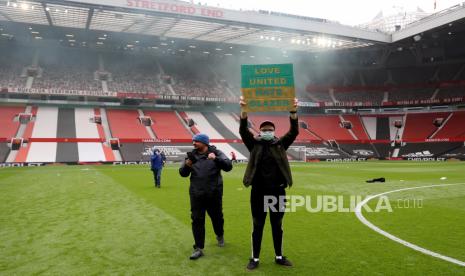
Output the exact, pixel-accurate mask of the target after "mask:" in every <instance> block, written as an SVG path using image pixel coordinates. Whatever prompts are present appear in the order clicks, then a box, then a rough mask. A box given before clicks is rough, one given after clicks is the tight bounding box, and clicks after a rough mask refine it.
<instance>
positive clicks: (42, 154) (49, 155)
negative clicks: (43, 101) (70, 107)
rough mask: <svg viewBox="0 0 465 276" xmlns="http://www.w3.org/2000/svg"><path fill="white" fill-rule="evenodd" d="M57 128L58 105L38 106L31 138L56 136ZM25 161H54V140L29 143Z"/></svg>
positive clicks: (55, 152)
mask: <svg viewBox="0 0 465 276" xmlns="http://www.w3.org/2000/svg"><path fill="white" fill-rule="evenodd" d="M57 128H58V107H49V106H40V107H39V108H38V110H37V117H36V121H35V124H34V129H33V130H32V136H31V137H33V138H56V137H57ZM30 144H31V145H30V148H29V152H28V154H27V158H26V162H55V161H56V155H57V143H56V142H33V143H30Z"/></svg>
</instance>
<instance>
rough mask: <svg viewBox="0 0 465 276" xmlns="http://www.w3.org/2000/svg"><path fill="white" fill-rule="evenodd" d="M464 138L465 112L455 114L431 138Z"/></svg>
mask: <svg viewBox="0 0 465 276" xmlns="http://www.w3.org/2000/svg"><path fill="white" fill-rule="evenodd" d="M460 137H462V138H464V137H465V111H460V112H454V113H452V116H451V117H450V119H449V120H447V122H446V123H445V124H444V126H443V127H442V128H441V130H439V131H438V132H437V133H436V134H435V135H433V136H432V137H431V138H435V139H444V138H460Z"/></svg>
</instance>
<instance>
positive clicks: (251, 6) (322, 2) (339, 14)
mask: <svg viewBox="0 0 465 276" xmlns="http://www.w3.org/2000/svg"><path fill="white" fill-rule="evenodd" d="M463 1H465V0H345V1H344V0H318V1H315V0H285V1H283V0H194V1H193V2H194V3H199V2H200V3H202V4H207V5H209V6H215V7H216V6H219V7H222V8H227V9H235V10H237V9H243V10H268V11H278V12H284V13H290V14H296V15H304V16H310V17H318V18H324V19H329V20H334V21H338V22H340V23H342V24H346V25H358V24H362V23H367V22H369V21H370V20H371V19H373V18H374V17H375V16H376V15H377V14H378V13H379V12H380V11H381V10H384V11H388V12H389V11H396V10H402V11H403V10H406V11H415V10H416V7H420V8H421V9H422V10H423V11H425V12H431V13H433V12H438V11H441V10H443V9H446V8H448V7H451V6H454V5H456V4H458V3H460V2H463ZM435 2H436V10H435V9H434V3H435Z"/></svg>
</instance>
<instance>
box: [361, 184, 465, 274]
mask: <svg viewBox="0 0 465 276" xmlns="http://www.w3.org/2000/svg"><path fill="white" fill-rule="evenodd" d="M464 184H465V183H454V184H442V185H428V186H419V187H411V188H403V189H397V190H392V191H388V192H384V193H381V194H377V195H373V196H369V197H367V198H365V200H363V201H362V202H360V203H359V204H357V206H356V207H355V215H356V216H357V218H358V219H359V220H360V221H361V222H362V223H363V224H365V225H366V226H368V227H370V228H371V229H373V230H374V231H376V232H378V233H379V234H381V235H383V236H385V237H387V238H389V239H391V240H393V241H395V242H398V243H400V244H402V245H404V246H407V247H410V248H412V249H413V250H416V251H418V252H421V253H423V254H426V255H430V256H432V257H435V258H438V259H442V260H444V261H447V262H451V263H454V264H457V265H460V266H464V267H465V262H463V261H460V260H457V259H454V258H451V257H448V256H444V255H441V254H439V253H436V252H434V251H431V250H428V249H426V248H423V247H420V246H418V245H415V244H413V243H409V242H408V241H405V240H402V239H400V238H398V237H396V236H394V235H392V234H390V233H388V232H386V231H384V230H382V229H380V228H379V227H377V226H375V225H374V224H373V223H371V222H369V221H368V220H367V219H366V218H365V217H364V216H363V214H362V207H363V205H365V204H367V203H368V202H369V201H370V200H372V199H374V198H377V197H379V196H382V195H387V194H391V193H395V192H401V191H408V190H415V189H423V188H431V187H445V186H454V185H464Z"/></svg>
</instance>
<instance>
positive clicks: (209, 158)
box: [207, 152, 216, 160]
mask: <svg viewBox="0 0 465 276" xmlns="http://www.w3.org/2000/svg"><path fill="white" fill-rule="evenodd" d="M215 158H216V155H215V154H214V153H213V152H211V153H209V154H208V156H207V159H208V160H215Z"/></svg>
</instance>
